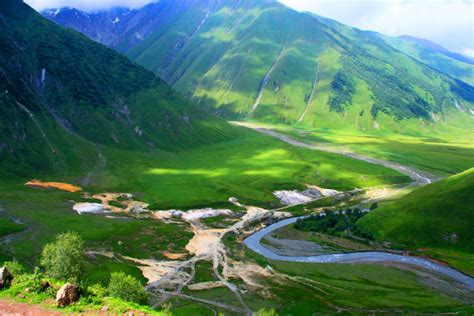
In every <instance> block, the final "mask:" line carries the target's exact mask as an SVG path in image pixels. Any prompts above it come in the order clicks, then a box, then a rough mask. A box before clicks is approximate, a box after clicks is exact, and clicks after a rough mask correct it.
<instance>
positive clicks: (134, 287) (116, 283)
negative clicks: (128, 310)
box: [107, 272, 148, 304]
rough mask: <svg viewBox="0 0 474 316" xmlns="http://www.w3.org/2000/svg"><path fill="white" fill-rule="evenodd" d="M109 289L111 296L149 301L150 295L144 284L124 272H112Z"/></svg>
mask: <svg viewBox="0 0 474 316" xmlns="http://www.w3.org/2000/svg"><path fill="white" fill-rule="evenodd" d="M107 290H108V292H109V295H110V296H113V297H116V298H120V299H122V300H124V301H127V302H134V303H138V304H146V303H148V295H147V293H146V291H145V289H144V287H143V285H142V284H141V283H140V282H139V281H138V280H137V279H135V278H134V277H132V276H130V275H126V274H125V273H123V272H115V273H112V275H111V276H110V282H109V286H108V289H107Z"/></svg>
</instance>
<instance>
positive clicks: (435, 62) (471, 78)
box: [382, 35, 474, 85]
mask: <svg viewBox="0 0 474 316" xmlns="http://www.w3.org/2000/svg"><path fill="white" fill-rule="evenodd" d="M382 38H383V39H384V40H385V41H386V42H387V43H389V44H390V45H392V46H393V47H394V48H396V49H398V50H400V51H402V52H404V53H406V54H408V55H410V56H411V57H413V58H415V59H417V60H419V61H421V62H424V63H426V64H428V65H430V66H431V67H433V68H435V69H438V70H440V71H442V72H444V73H446V74H449V75H451V76H453V77H455V78H458V79H461V80H463V81H465V82H467V83H469V84H471V85H473V84H474V65H472V64H468V63H464V62H462V61H459V60H456V59H454V58H451V57H449V56H446V55H445V54H442V53H440V52H437V51H435V50H430V49H429V48H427V47H426V46H423V45H422V44H419V43H417V42H415V41H411V40H405V39H403V38H400V37H390V36H383V35H382Z"/></svg>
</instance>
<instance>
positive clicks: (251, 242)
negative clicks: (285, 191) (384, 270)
mask: <svg viewBox="0 0 474 316" xmlns="http://www.w3.org/2000/svg"><path fill="white" fill-rule="evenodd" d="M236 124H238V125H242V126H245V127H248V128H251V129H254V130H256V131H258V132H260V133H263V134H266V135H269V136H272V137H275V138H277V139H279V140H281V141H283V142H286V143H288V144H290V145H293V146H296V147H303V148H308V149H313V150H320V151H326V152H330V153H335V154H340V155H344V156H348V157H350V158H353V159H357V160H362V161H366V162H368V163H372V164H376V165H381V166H384V167H387V168H390V169H393V170H396V171H399V172H400V173H403V174H405V175H407V176H409V177H410V178H411V179H412V181H413V183H414V184H417V185H427V184H430V183H432V181H433V179H431V178H429V177H428V176H426V175H424V174H422V173H420V172H419V171H417V170H415V169H413V168H410V167H407V166H403V165H400V164H397V163H393V162H389V161H385V160H381V159H376V158H372V157H365V156H362V155H359V154H355V153H350V152H346V151H343V150H340V149H337V148H328V147H327V146H325V145H322V144H317V143H304V142H300V141H297V140H295V139H293V138H292V137H290V136H287V135H284V134H281V133H278V132H275V131H274V130H271V129H267V128H262V127H259V126H256V125H252V124H245V123H244V124H243V123H236ZM300 218H304V216H303V217H294V218H288V219H285V220H282V221H279V222H277V223H275V224H273V225H270V226H268V227H265V228H263V229H261V230H259V231H257V232H256V233H254V234H253V235H251V236H249V237H247V238H246V239H245V240H244V243H245V245H246V246H247V247H248V248H249V249H250V250H252V251H254V252H256V253H258V254H260V255H262V256H264V257H265V258H267V259H270V260H277V261H290V262H307V263H361V262H368V263H370V262H396V263H403V264H410V265H414V266H417V267H421V268H425V269H428V270H431V271H433V272H437V273H439V274H442V275H444V276H447V277H449V278H452V279H454V280H456V281H458V282H460V283H463V284H465V285H467V286H468V287H469V288H471V289H474V278H473V277H471V276H468V275H466V274H463V273H461V272H459V271H457V270H455V269H453V268H450V267H447V266H443V265H440V264H437V263H435V262H433V261H430V260H427V259H422V258H419V257H411V256H403V255H397V254H393V253H388V252H382V251H367V252H352V253H340V254H325V255H316V256H283V255H280V254H277V253H275V252H273V251H272V250H270V249H268V248H266V247H265V246H263V245H262V243H261V240H262V238H263V237H265V236H266V235H267V234H269V233H271V232H273V231H274V230H277V229H279V228H282V227H285V226H288V225H291V224H294V223H295V222H296V221H297V220H298V219H300Z"/></svg>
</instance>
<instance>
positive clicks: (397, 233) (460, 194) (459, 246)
mask: <svg viewBox="0 0 474 316" xmlns="http://www.w3.org/2000/svg"><path fill="white" fill-rule="evenodd" d="M473 188H474V168H473V169H469V170H467V171H465V172H463V173H461V174H458V175H455V176H452V177H449V178H447V179H444V180H442V181H439V182H436V183H433V184H431V185H428V186H426V187H423V188H420V189H417V190H415V191H413V192H412V193H410V194H408V195H406V196H405V197H403V198H401V199H400V200H396V201H393V202H389V203H385V204H383V205H381V206H380V207H379V208H378V209H376V210H374V211H373V212H371V213H369V214H368V215H366V216H364V217H363V218H362V219H360V220H359V222H358V223H357V224H358V226H359V227H360V228H361V229H362V230H364V231H366V232H369V233H371V234H373V235H374V236H375V238H376V239H377V240H378V241H390V242H393V243H395V245H404V246H409V247H411V248H418V247H420V248H422V247H427V248H430V249H432V251H433V254H434V255H435V256H438V257H440V258H444V259H446V260H448V261H449V260H454V261H456V257H457V255H455V253H456V252H460V253H467V254H470V256H471V259H470V262H471V263H469V260H466V262H467V263H465V265H466V266H468V271H470V272H471V273H472V272H474V266H473V265H472V259H473V258H472V255H473V254H474V231H473V229H472V224H473V223H474V195H473V194H472V193H473ZM449 257H451V258H449ZM453 258H454V259H453Z"/></svg>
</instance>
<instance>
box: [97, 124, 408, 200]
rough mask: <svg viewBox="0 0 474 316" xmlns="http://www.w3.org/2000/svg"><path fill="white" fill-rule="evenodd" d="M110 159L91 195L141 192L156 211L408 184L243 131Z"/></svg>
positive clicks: (360, 165)
mask: <svg viewBox="0 0 474 316" xmlns="http://www.w3.org/2000/svg"><path fill="white" fill-rule="evenodd" d="M106 152H107V151H106ZM130 156H133V160H130V159H129V157H130ZM110 157H113V158H111V160H110V163H109V167H108V168H107V170H106V171H105V174H104V175H103V176H102V179H101V180H100V181H99V182H98V183H97V185H96V188H95V190H104V189H108V190H111V189H112V190H115V191H127V190H128V191H130V190H132V191H137V192H143V193H145V195H144V196H143V198H145V199H146V200H147V201H149V202H151V203H154V204H156V205H157V207H160V208H175V207H178V208H180V207H182V208H190V207H197V206H211V205H216V206H217V205H219V204H222V202H224V201H227V199H228V198H229V197H231V196H235V197H238V198H239V199H241V200H242V201H244V202H247V203H253V204H260V205H266V206H269V203H271V202H273V203H275V202H276V199H275V198H274V197H273V195H272V192H273V191H274V190H277V189H289V188H302V187H304V184H306V183H310V184H312V183H317V184H318V185H321V186H322V187H331V188H336V189H339V190H347V189H350V188H354V187H367V186H373V185H378V184H381V183H401V182H405V181H407V178H406V177H404V176H401V175H400V174H398V173H396V172H394V171H392V170H389V169H385V168H381V167H377V166H373V165H371V164H367V163H363V162H359V161H354V160H352V159H347V158H345V157H342V156H340V155H333V154H327V153H323V152H315V151H312V150H307V149H301V148H294V147H292V146H290V145H287V144H284V143H282V142H280V141H278V140H275V139H273V138H271V137H267V136H262V135H260V134H257V133H254V132H250V131H245V130H244V131H243V135H242V136H241V137H240V138H236V139H234V140H232V141H228V142H223V143H219V144H215V145H209V146H204V147H201V148H199V149H194V150H188V151H183V152H178V153H174V154H170V153H167V154H165V153H162V154H160V155H157V156H153V155H146V156H142V155H139V154H136V153H130V152H126V151H123V152H115V154H114V155H110ZM125 163H126V164H127V165H126V168H123V167H122V166H124V165H125ZM122 168H123V169H122ZM193 184H198V185H193Z"/></svg>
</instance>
